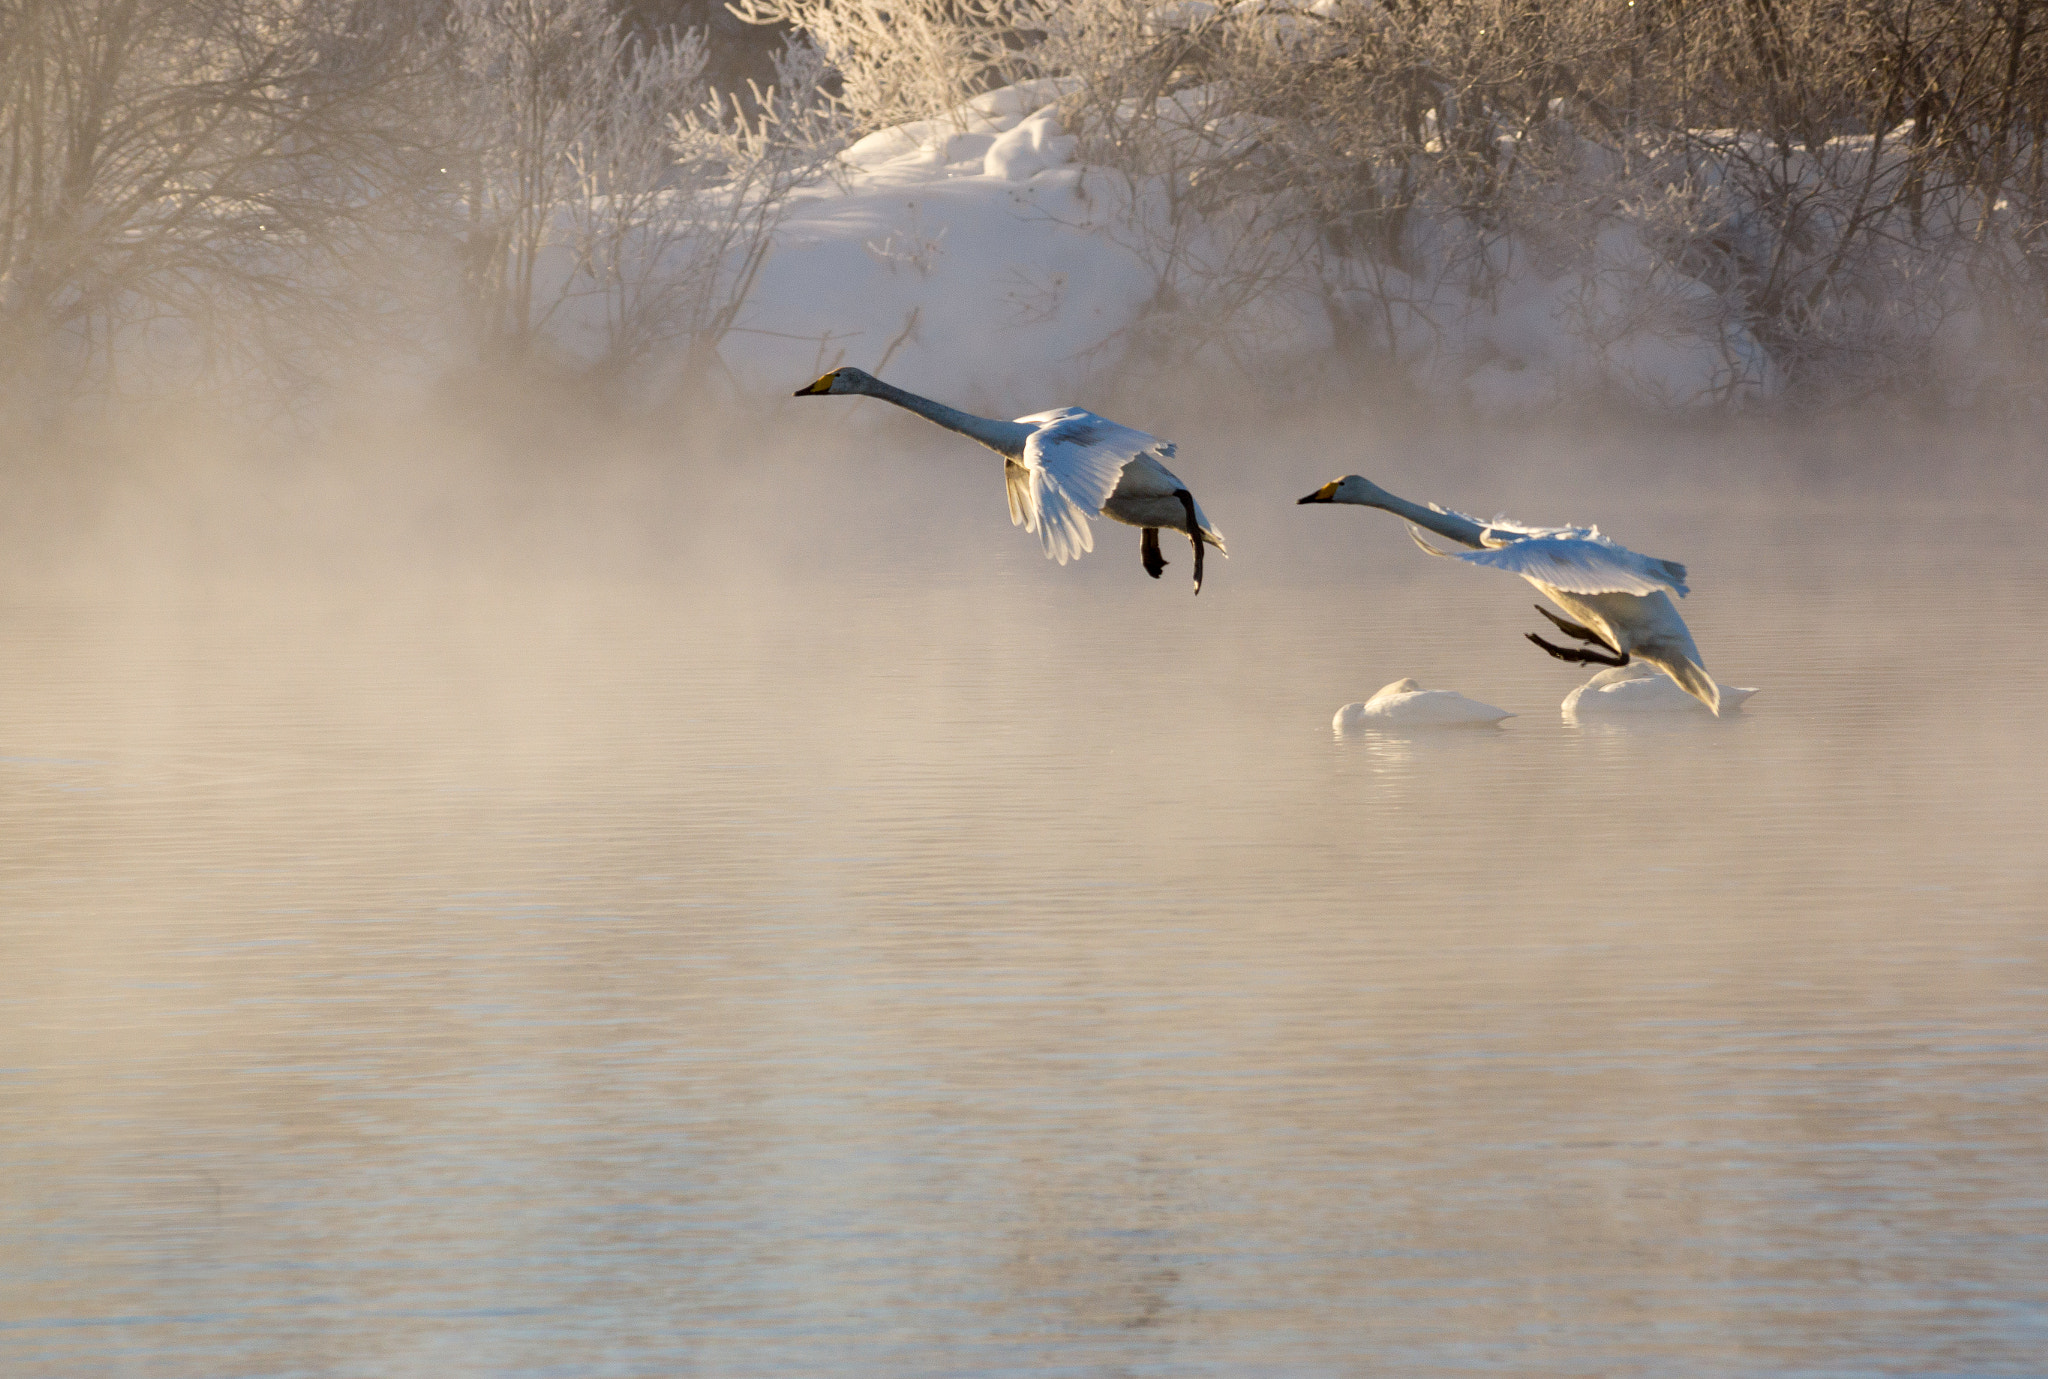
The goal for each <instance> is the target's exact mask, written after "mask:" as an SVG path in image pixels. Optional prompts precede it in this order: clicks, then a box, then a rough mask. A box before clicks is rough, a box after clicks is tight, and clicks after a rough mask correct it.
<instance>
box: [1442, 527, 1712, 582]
mask: <svg viewBox="0 0 2048 1379" xmlns="http://www.w3.org/2000/svg"><path fill="white" fill-rule="evenodd" d="M1458 559H1460V560H1466V561H1470V562H1471V563H1472V564H1474V565H1485V566H1488V567H1490V568H1492V569H1495V570H1506V571H1507V572H1508V573H1509V574H1515V575H1521V576H1523V577H1524V578H1525V579H1532V580H1536V581H1538V582H1539V583H1543V584H1548V585H1550V586H1551V587H1552V588H1554V589H1562V590H1564V591H1565V592H1566V593H1568V594H1654V593H1656V592H1657V591H1658V590H1660V589H1663V590H1669V591H1670V592H1671V593H1674V594H1676V595H1678V596H1679V597H1680V598H1684V597H1685V596H1686V594H1687V592H1688V590H1687V589H1686V587H1685V567H1684V566H1683V565H1680V564H1679V563H1678V562H1677V561H1674V560H1656V559H1653V558H1652V557H1650V556H1646V555H1638V554H1636V553H1635V552H1634V551H1632V550H1629V549H1628V548H1627V547H1626V546H1617V545H1615V544H1614V543H1613V542H1612V541H1609V540H1608V539H1607V538H1605V537H1603V536H1600V535H1598V534H1597V533H1596V534H1595V535H1593V536H1590V537H1575V536H1532V537H1528V538H1526V539H1524V540H1521V541H1510V542H1508V543H1507V544H1506V545H1504V546H1495V547H1493V548H1491V549H1488V550H1483V551H1464V552H1460V553H1459V555H1458Z"/></svg>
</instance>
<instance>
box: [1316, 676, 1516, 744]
mask: <svg viewBox="0 0 2048 1379" xmlns="http://www.w3.org/2000/svg"><path fill="white" fill-rule="evenodd" d="M1513 717H1514V715H1513V714H1511V713H1509V712H1508V711H1507V710H1506V709H1496V708H1495V707H1494V706H1493V705H1491V704H1482V703H1480V702H1479V701H1478V700H1477V699H1467V698H1466V697H1465V696H1464V695H1462V694H1460V693H1458V692H1457V691H1456V690H1426V689H1424V688H1423V687H1422V686H1420V685H1418V684H1416V683H1415V682H1414V681H1413V680H1396V681H1395V682H1394V683H1393V684H1391V685H1388V686H1387V687H1386V688H1384V689H1382V690H1381V691H1380V692H1379V693H1378V694H1375V695H1374V696H1373V697H1372V698H1370V699H1368V700H1366V701H1365V702H1364V703H1362V704H1346V705H1345V706H1344V707H1343V708H1341V709H1339V710H1337V716H1336V717H1335V718H1332V719H1331V720H1330V726H1331V727H1332V728H1334V729H1336V730H1337V731H1338V732H1340V733H1350V732H1357V731H1358V730H1359V729H1361V728H1376V727H1395V726H1409V727H1420V726H1425V725H1432V726H1438V727H1454V726H1457V725H1461V724H1482V723H1498V722H1500V721H1501V720H1502V719H1503V718H1513Z"/></svg>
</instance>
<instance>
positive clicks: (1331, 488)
mask: <svg viewBox="0 0 2048 1379" xmlns="http://www.w3.org/2000/svg"><path fill="white" fill-rule="evenodd" d="M1336 493H1337V481H1336V480H1335V479H1332V480H1330V482H1328V483H1327V484H1324V485H1323V486H1322V487H1321V488H1319V489H1317V490H1316V491H1315V492H1314V493H1311V494H1309V495H1308V497H1306V498H1297V499H1295V500H1294V505H1295V506H1296V507H1300V506H1301V505H1302V504H1303V503H1327V502H1330V501H1332V500H1333V499H1334V498H1335V496H1336Z"/></svg>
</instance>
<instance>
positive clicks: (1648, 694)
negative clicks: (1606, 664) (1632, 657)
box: [1563, 663, 1756, 723]
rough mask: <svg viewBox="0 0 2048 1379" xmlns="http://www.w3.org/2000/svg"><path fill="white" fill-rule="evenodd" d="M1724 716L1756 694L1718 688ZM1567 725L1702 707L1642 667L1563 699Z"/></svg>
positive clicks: (1617, 671)
mask: <svg viewBox="0 0 2048 1379" xmlns="http://www.w3.org/2000/svg"><path fill="white" fill-rule="evenodd" d="M1717 687H1718V688H1719V690H1720V692H1721V713H1722V715H1723V716H1726V715H1728V714H1731V713H1736V712H1739V711H1740V710H1741V708H1742V701H1743V700H1745V699H1747V698H1749V697H1750V696H1751V695H1752V694H1755V693H1756V691H1755V690H1753V689H1744V688H1743V687H1741V686H1739V685H1719V686H1717ZM1563 707H1564V721H1565V722H1567V723H1577V722H1579V721H1581V720H1582V719H1587V718H1605V717H1608V716H1609V715H1614V714H1669V713H1698V712H1699V711H1700V706H1699V704H1698V703H1696V702H1695V701H1694V700H1693V699H1692V698H1691V696H1689V695H1687V694H1686V693H1685V692H1684V691H1682V690H1680V689H1679V688H1678V686H1676V685H1674V684H1672V683H1671V682H1670V681H1669V680H1667V679H1665V678H1664V677H1663V676H1661V675H1659V674H1657V672H1655V671H1654V670H1651V669H1650V668H1649V667H1647V666H1645V665H1642V664H1640V663H1632V664H1630V665H1625V666H1615V667H1614V668H1613V669H1611V670H1603V671H1601V672H1600V673H1599V674H1598V675H1596V676H1594V677H1593V678H1592V679H1590V680H1588V681H1587V682H1586V683H1585V684H1583V685H1580V686H1579V687H1578V688H1576V689H1574V690H1573V691H1572V692H1571V693H1570V694H1567V695H1566V696H1565V697H1564V706H1563Z"/></svg>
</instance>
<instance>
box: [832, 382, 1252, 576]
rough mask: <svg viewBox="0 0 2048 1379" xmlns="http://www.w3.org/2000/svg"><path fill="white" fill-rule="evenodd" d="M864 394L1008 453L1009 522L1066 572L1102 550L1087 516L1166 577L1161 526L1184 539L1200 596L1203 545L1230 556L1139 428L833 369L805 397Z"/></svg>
mask: <svg viewBox="0 0 2048 1379" xmlns="http://www.w3.org/2000/svg"><path fill="white" fill-rule="evenodd" d="M850 393H851V394H859V395H861V396H864V397H878V398H880V399H882V401H884V402H893V403H895V404H896V405H897V406H898V407H901V408H904V409H905V410H906V411H911V412H915V413H917V414H918V415H919V416H921V417H923V418H925V419H926V420H927V421H935V422H937V423H938V424H939V425H941V426H943V427H945V428H946V429H947V430H948V431H958V432H959V433H960V434H961V435H963V436H966V437H967V438H968V439H970V440H977V441H980V442H981V443H982V444H983V445H985V446H987V447H988V448H989V449H991V450H993V451H995V452H996V453H997V454H998V455H1001V456H1002V457H1003V460H1004V464H1003V479H1004V482H1005V484H1006V485H1007V487H1008V489H1009V494H1010V523H1011V525H1012V526H1019V527H1022V528H1024V530H1025V531H1028V532H1037V533H1038V539H1039V540H1040V541H1041V542H1043V543H1044V545H1045V554H1046V556H1047V558H1049V559H1052V560H1057V561H1059V563H1060V564H1062V565H1064V564H1066V563H1067V562H1068V561H1069V560H1079V559H1080V558H1081V555H1082V553H1083V552H1084V551H1092V550H1094V549H1095V536H1094V534H1093V533H1092V532H1091V531H1090V530H1089V527H1088V519H1089V518H1090V517H1093V516H1095V515H1097V514H1098V513H1099V514H1101V515H1102V516H1104V517H1109V518H1113V519H1114V520H1116V521H1118V522H1122V523H1123V524H1124V525H1125V526H1130V527H1139V528H1142V529H1143V532H1144V535H1143V536H1142V537H1140V539H1139V542H1138V555H1139V558H1140V559H1141V560H1143V561H1144V563H1145V573H1146V574H1148V575H1150V576H1152V578H1154V579H1157V578H1159V572H1160V571H1161V570H1163V569H1165V568H1166V563H1167V562H1166V561H1165V559H1163V558H1162V557H1161V556H1160V554H1159V529H1160V528H1161V527H1167V528H1170V529H1171V530H1173V531H1178V532H1186V533H1187V535H1188V539H1189V540H1190V541H1191V542H1192V543H1193V544H1194V548H1195V592H1196V593H1198V594H1199V593H1201V592H1202V546H1203V543H1204V542H1206V543H1208V544H1209V545H1211V546H1214V547H1215V548H1216V549H1217V550H1218V551H1219V552H1221V553H1223V554H1225V555H1228V554H1229V552H1227V551H1224V550H1223V533H1222V532H1219V531H1217V530H1216V528H1215V526H1214V525H1213V524H1212V523H1211V522H1210V521H1209V516H1208V514H1207V513H1205V512H1203V511H1202V508H1201V505H1200V504H1199V503H1197V502H1196V501H1195V496H1194V495H1193V494H1192V493H1190V492H1188V486H1187V485H1186V484H1184V483H1182V482H1181V481H1180V480H1179V478H1177V477H1176V476H1175V475H1174V473H1173V471H1172V470H1170V469H1168V468H1167V467H1166V466H1165V465H1164V464H1162V463H1161V461H1162V460H1165V459H1169V458H1171V457H1172V455H1173V442H1172V441H1163V440H1160V439H1158V438H1157V437H1155V436H1148V435H1146V434H1145V433H1144V432H1143V431H1133V430H1131V429H1130V428H1129V427H1128V426H1119V425H1117V424H1116V423H1115V422H1113V421H1109V420H1107V419H1105V418H1103V417H1098V416H1096V415H1095V413H1093V412H1085V411H1083V410H1081V409H1080V408H1079V407H1062V408H1059V409H1058V410H1056V411H1051V412H1036V413H1033V414H1032V415H1031V416H1028V417H1018V418H1017V419H1016V420H1015V421H997V420H995V419H994V418H991V417H978V416H975V415H974V414H973V413H971V412H962V411H960V410H958V409H957V408H953V407H948V406H946V405H945V404H944V403H942V402H933V401H932V400H931V399H930V398H928V397H919V396H918V395H917V394H916V393H912V392H905V391H904V390H903V389H901V388H899V387H897V386H896V385H895V384H893V383H884V382H883V381H882V380H881V379H879V378H876V377H875V376H874V375H873V374H871V373H867V372H865V371H864V370H861V369H834V370H833V371H832V372H831V373H828V374H826V375H825V376H824V377H823V378H820V379H819V380H818V381H817V382H815V383H813V384H811V385H810V386H809V387H805V388H798V389H797V390H796V396H798V397H824V396H827V395H831V396H843V395H846V394H850Z"/></svg>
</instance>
